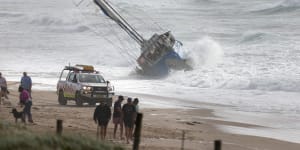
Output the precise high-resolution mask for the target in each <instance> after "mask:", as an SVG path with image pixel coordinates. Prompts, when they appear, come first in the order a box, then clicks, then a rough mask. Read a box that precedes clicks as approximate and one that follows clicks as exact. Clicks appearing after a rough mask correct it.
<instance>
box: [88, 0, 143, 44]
mask: <svg viewBox="0 0 300 150" xmlns="http://www.w3.org/2000/svg"><path fill="white" fill-rule="evenodd" d="M102 2H103V3H105V4H106V6H105V7H107V8H108V9H110V10H109V11H111V12H112V13H113V15H114V16H111V15H110V14H108V13H106V10H105V9H104V8H103V6H101V4H100V2H99V1H97V0H94V3H95V4H96V5H98V6H99V8H100V9H101V10H102V11H103V12H104V13H105V14H106V15H107V16H108V17H110V18H111V19H112V20H114V21H115V22H116V23H117V24H118V25H119V26H120V27H121V28H123V29H124V30H125V31H126V32H127V34H129V35H130V37H131V38H133V39H135V40H136V42H137V43H139V44H141V39H139V37H138V35H137V34H138V33H134V29H133V28H132V27H130V25H129V24H127V26H126V21H125V20H122V17H121V16H120V15H119V14H118V13H117V12H116V11H115V10H114V9H113V8H112V7H111V6H110V5H109V4H108V3H107V2H106V1H105V0H102ZM115 17H117V18H115ZM122 21H123V22H122Z"/></svg>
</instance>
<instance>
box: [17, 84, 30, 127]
mask: <svg viewBox="0 0 300 150" xmlns="http://www.w3.org/2000/svg"><path fill="white" fill-rule="evenodd" d="M18 91H19V92H20V104H21V106H23V105H24V106H25V107H24V109H23V115H24V116H23V117H24V121H25V120H26V116H27V117H28V122H30V123H33V120H32V115H31V106H32V101H31V99H30V96H29V92H28V91H27V90H25V89H23V87H21V86H20V87H19V89H18Z"/></svg>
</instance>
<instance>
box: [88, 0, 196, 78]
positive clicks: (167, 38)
mask: <svg viewBox="0 0 300 150" xmlns="http://www.w3.org/2000/svg"><path fill="white" fill-rule="evenodd" d="M94 2H95V4H96V5H97V6H99V8H100V9H101V10H102V11H103V13H104V14H105V15H107V16H108V17H109V18H110V19H112V20H114V21H115V22H116V23H117V24H118V25H119V26H120V27H121V28H122V29H123V30H124V31H126V32H127V33H128V35H129V36H130V37H131V38H132V39H134V40H135V41H136V42H137V43H138V44H139V45H140V46H141V54H140V56H139V57H138V58H137V63H138V66H137V67H136V70H137V72H138V73H140V74H143V75H149V76H166V75H168V74H169V72H170V70H171V69H175V70H190V69H192V67H191V66H190V65H188V64H187V63H186V60H185V59H182V58H181V57H180V56H179V55H178V53H177V52H176V51H175V50H174V46H175V43H179V44H181V42H179V41H177V40H176V39H175V38H174V36H173V35H172V34H171V32H170V31H168V32H166V33H163V34H156V33H155V34H154V35H153V36H152V37H151V38H150V39H149V40H145V39H144V38H143V37H142V36H141V35H140V34H139V33H138V32H137V31H136V30H135V29H134V28H133V27H132V26H131V25H129V24H128V22H127V21H126V20H124V18H123V17H122V16H121V15H120V14H119V13H118V12H117V11H116V10H115V9H114V8H113V7H112V6H111V5H110V4H109V3H108V2H107V1H106V0H94ZM181 45H182V44H181Z"/></svg>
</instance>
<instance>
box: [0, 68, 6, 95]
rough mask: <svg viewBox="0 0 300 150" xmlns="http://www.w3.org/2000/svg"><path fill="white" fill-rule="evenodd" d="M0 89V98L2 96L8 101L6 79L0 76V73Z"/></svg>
mask: <svg viewBox="0 0 300 150" xmlns="http://www.w3.org/2000/svg"><path fill="white" fill-rule="evenodd" d="M0 88H1V97H0V98H2V96H4V97H5V98H6V99H8V96H7V94H8V90H7V83H6V79H5V78H4V77H3V76H2V73H1V72H0Z"/></svg>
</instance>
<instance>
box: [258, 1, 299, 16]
mask: <svg viewBox="0 0 300 150" xmlns="http://www.w3.org/2000/svg"><path fill="white" fill-rule="evenodd" d="M299 9H300V1H299V0H284V1H282V2H280V3H278V4H275V5H273V6H272V7H269V8H264V9H260V10H257V11H254V12H257V13H260V14H278V13H289V12H294V11H297V10H299Z"/></svg>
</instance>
